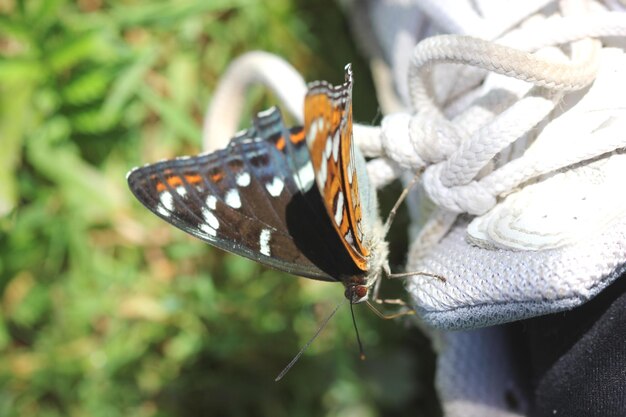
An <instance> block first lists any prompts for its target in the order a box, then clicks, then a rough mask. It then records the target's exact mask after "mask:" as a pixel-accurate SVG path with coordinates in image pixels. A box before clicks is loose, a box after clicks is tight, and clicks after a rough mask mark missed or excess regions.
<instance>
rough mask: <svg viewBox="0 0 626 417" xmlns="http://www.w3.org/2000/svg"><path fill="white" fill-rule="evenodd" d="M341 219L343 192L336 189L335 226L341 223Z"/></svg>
mask: <svg viewBox="0 0 626 417" xmlns="http://www.w3.org/2000/svg"><path fill="white" fill-rule="evenodd" d="M342 219H343V193H342V192H341V191H337V207H335V223H336V224H337V226H339V225H340V224H341V220H342Z"/></svg>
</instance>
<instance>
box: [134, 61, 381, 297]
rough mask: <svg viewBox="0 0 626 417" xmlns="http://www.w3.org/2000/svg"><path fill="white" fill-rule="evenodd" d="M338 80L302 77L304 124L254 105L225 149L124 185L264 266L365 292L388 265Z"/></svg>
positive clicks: (139, 172) (154, 168)
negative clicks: (252, 115)
mask: <svg viewBox="0 0 626 417" xmlns="http://www.w3.org/2000/svg"><path fill="white" fill-rule="evenodd" d="M352 84H353V75H352V69H351V66H350V64H348V65H347V66H346V68H345V82H344V83H343V84H341V85H339V86H333V85H332V84H330V83H328V82H326V81H316V82H313V83H310V84H309V85H308V91H307V94H306V97H305V100H304V126H303V127H291V128H287V127H286V126H285V124H284V122H283V118H282V115H281V113H280V110H279V109H278V108H276V107H273V108H271V109H269V110H266V111H263V112H260V113H258V114H257V116H256V117H255V118H254V120H253V122H252V127H250V128H249V129H247V130H244V131H242V132H240V133H238V134H236V135H235V136H234V137H233V138H232V139H231V140H230V142H229V144H228V145H227V146H226V148H224V149H221V150H218V151H216V152H212V153H206V154H201V155H197V156H193V157H188V156H186V157H179V158H176V159H172V160H164V161H160V162H157V163H154V164H148V165H145V166H143V167H140V168H135V169H133V170H131V171H130V172H129V174H128V177H127V179H128V185H129V187H130V190H131V191H132V192H133V194H134V195H135V197H137V199H138V200H139V201H140V202H141V203H143V205H145V206H146V207H147V208H148V209H149V210H150V211H151V212H153V213H154V214H156V215H157V216H159V217H161V218H162V219H164V220H165V221H167V222H168V223H170V224H172V225H174V226H176V227H177V228H179V229H181V230H183V231H185V232H187V233H189V234H191V235H193V236H195V237H197V238H199V239H201V240H203V241H205V242H207V243H209V244H211V245H214V246H216V247H218V248H220V249H223V250H226V251H228V252H232V253H235V254H237V255H241V256H244V257H246V258H249V259H252V260H254V261H257V262H260V263H262V264H264V265H267V266H269V267H272V268H275V269H278V270H281V271H285V272H288V273H290V274H293V275H299V276H303V277H307V278H311V279H317V280H322V281H331V282H336V281H338V282H342V283H343V285H344V286H345V296H346V298H347V299H348V300H349V301H350V303H351V304H356V303H361V302H363V301H366V300H368V295H369V292H370V289H371V288H372V286H373V285H374V284H375V283H376V282H377V280H378V279H379V277H380V276H381V273H382V270H383V269H386V270H388V266H387V254H388V245H387V242H386V241H385V238H384V236H385V234H386V230H385V229H386V228H385V226H383V224H382V222H381V220H380V217H379V215H378V206H377V197H376V193H375V190H374V189H373V188H370V184H369V179H368V176H367V173H366V170H365V159H364V158H363V156H362V155H361V153H360V152H359V150H358V149H357V148H356V146H355V144H354V140H353V135H352Z"/></svg>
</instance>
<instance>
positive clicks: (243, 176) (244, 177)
mask: <svg viewBox="0 0 626 417" xmlns="http://www.w3.org/2000/svg"><path fill="white" fill-rule="evenodd" d="M235 181H236V182H237V185H238V186H240V187H247V186H248V185H250V174H248V173H247V172H241V173H240V174H238V175H237V179H236V180H235Z"/></svg>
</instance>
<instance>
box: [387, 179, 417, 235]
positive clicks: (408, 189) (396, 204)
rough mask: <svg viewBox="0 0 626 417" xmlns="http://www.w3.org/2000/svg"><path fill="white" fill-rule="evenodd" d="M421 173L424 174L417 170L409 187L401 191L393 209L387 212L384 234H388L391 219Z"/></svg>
mask: <svg viewBox="0 0 626 417" xmlns="http://www.w3.org/2000/svg"><path fill="white" fill-rule="evenodd" d="M423 172H424V168H421V169H419V170H418V171H417V173H415V175H414V176H413V179H411V182H410V183H409V185H407V186H406V187H405V188H404V190H402V193H400V197H398V199H397V200H396V203H395V204H394V205H393V207H392V208H391V210H390V211H389V214H388V215H387V220H386V221H385V233H387V232H389V228H390V227H391V223H393V219H394V218H395V217H396V213H397V212H398V208H400V205H401V204H402V203H403V202H404V200H405V199H406V197H407V196H408V195H409V191H411V188H413V186H415V184H417V182H418V181H419V179H420V177H421V176H422V173H423Z"/></svg>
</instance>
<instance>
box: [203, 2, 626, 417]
mask: <svg viewBox="0 0 626 417" xmlns="http://www.w3.org/2000/svg"><path fill="white" fill-rule="evenodd" d="M347 7H348V8H349V16H352V19H353V23H354V25H353V27H354V29H355V32H356V35H357V38H358V39H361V40H362V44H363V45H364V47H365V49H366V52H367V53H368V54H369V56H370V57H371V58H370V62H371V68H372V73H373V75H374V79H375V82H376V87H377V91H376V94H377V95H378V98H379V102H380V104H381V108H382V111H383V114H384V118H383V120H382V122H381V125H380V126H374V127H372V126H362V125H355V126H354V136H355V140H356V141H357V144H358V145H359V146H360V148H361V150H362V151H363V152H364V153H365V154H366V155H367V156H369V157H370V158H372V159H371V160H370V162H369V163H368V170H369V174H370V177H371V179H372V182H373V183H374V184H375V185H376V186H378V187H382V186H384V185H386V184H388V183H389V182H391V181H392V180H394V179H396V178H398V177H403V176H407V177H410V176H412V173H413V172H415V170H417V169H420V168H425V172H424V176H423V179H422V184H423V186H422V187H421V189H419V190H416V192H414V193H412V195H411V197H410V201H409V203H410V208H411V210H410V213H411V217H412V226H411V227H412V231H413V238H412V244H411V247H410V251H409V256H408V265H407V270H413V271H425V272H431V273H436V274H440V275H443V276H445V277H446V279H447V280H446V282H445V283H442V282H439V281H437V280H432V279H424V278H423V277H415V278H414V279H412V280H409V284H408V286H407V288H408V291H409V293H410V295H411V297H412V300H413V302H414V305H415V308H416V309H417V311H418V312H419V314H420V318H421V320H422V321H421V322H420V325H423V324H424V323H425V324H427V325H428V327H425V328H426V330H427V331H428V332H429V333H430V334H431V335H432V337H433V341H434V346H435V348H436V350H437V351H438V353H439V357H438V369H437V387H438V391H439V395H440V398H441V400H442V403H443V407H444V412H445V415H446V416H474V415H475V416H514V415H515V416H517V415H526V410H527V408H528V405H527V402H526V400H525V398H526V396H525V393H524V389H523V383H522V381H521V379H520V378H519V376H518V373H519V371H520V369H519V365H520V364H519V363H516V359H515V355H514V351H513V349H511V346H508V343H510V342H509V341H508V339H507V337H506V334H505V331H506V330H505V329H504V328H503V327H502V326H496V325H498V324H501V323H506V322H511V321H515V320H521V319H524V318H529V317H533V316H537V315H542V314H547V313H552V312H557V311H563V310H567V309H571V308H574V307H576V306H579V305H581V304H583V303H585V302H586V301H587V300H589V299H591V298H593V297H594V296H595V295H597V294H598V293H599V292H600V291H602V289H604V288H605V287H606V286H608V285H609V284H610V283H611V282H613V281H614V280H615V279H616V278H617V277H618V276H619V275H620V274H621V273H622V272H624V269H625V265H626V259H625V258H626V256H625V254H626V250H625V249H626V216H625V215H624V214H625V212H626V201H624V197H623V193H620V192H617V190H620V189H621V187H620V182H621V179H622V178H625V174H626V163H625V162H626V161H624V158H625V157H626V155H625V154H624V152H623V149H624V148H626V137H624V135H623V134H622V133H623V132H624V131H625V129H624V128H625V127H626V115H625V111H626V105H625V104H626V103H625V102H626V94H624V93H626V83H625V82H624V81H623V80H625V79H626V55H625V54H624V45H625V43H624V36H625V35H626V14H625V13H624V10H625V9H624V8H623V6H622V5H621V4H620V3H619V2H617V1H607V2H604V3H598V2H589V1H561V2H552V1H545V0H544V1H539V0H535V1H523V2H522V1H519V2H499V1H495V0H494V1H471V2H470V1H467V2H463V1H452V0H450V1H445V0H444V1H428V0H420V1H417V0H385V1H376V2H374V1H355V2H351V3H348V4H347ZM253 83H261V84H264V85H265V86H267V87H268V88H269V89H271V90H272V91H274V93H275V94H276V95H277V96H278V97H279V98H280V99H281V100H282V101H283V106H284V108H286V109H287V111H289V112H290V113H291V114H292V116H293V117H294V118H295V119H296V120H297V121H301V120H302V104H301V103H302V100H303V97H304V94H305V91H306V84H305V82H304V80H303V79H302V78H301V77H300V76H299V75H298V74H297V72H296V71H295V70H294V69H293V68H292V67H291V66H289V64H287V63H286V62H285V61H283V60H282V59H280V58H278V57H275V56H273V55H270V54H267V53H264V52H252V53H249V54H246V55H244V56H242V57H241V58H239V59H238V60H236V61H235V62H233V64H232V65H231V66H230V68H229V70H228V71H227V72H226V73H225V74H224V77H223V79H222V80H221V82H220V85H219V86H218V89H217V91H216V93H215V95H214V98H213V100H212V102H211V106H210V108H209V110H208V112H207V116H206V118H205V128H204V147H205V150H211V149H215V148H219V147H221V146H223V145H224V143H225V141H226V140H227V138H229V137H230V136H231V134H232V133H233V132H234V131H235V130H236V127H237V123H238V118H239V116H240V113H241V108H242V103H243V101H242V100H243V97H244V95H245V90H246V88H247V87H248V86H250V85H251V84H253ZM487 326H492V327H487ZM433 328H435V329H443V330H462V331H456V332H447V331H438V330H433ZM510 398H515V403H516V404H517V405H516V407H514V408H512V407H511V404H510V401H509V400H507V399H510Z"/></svg>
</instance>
